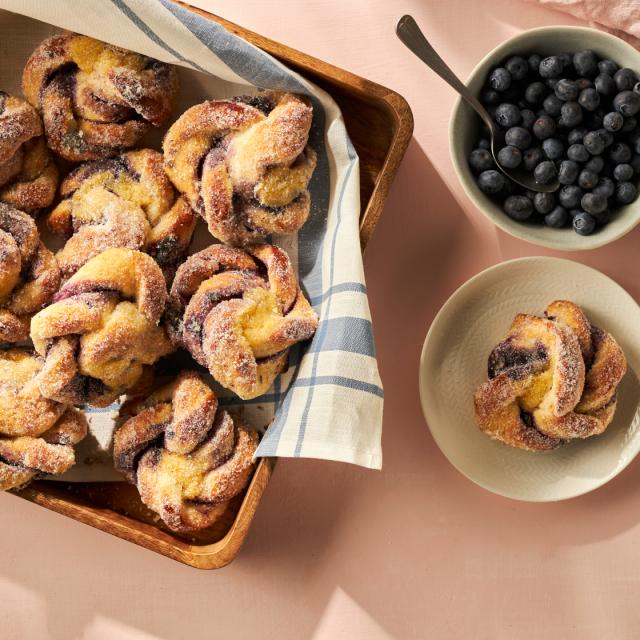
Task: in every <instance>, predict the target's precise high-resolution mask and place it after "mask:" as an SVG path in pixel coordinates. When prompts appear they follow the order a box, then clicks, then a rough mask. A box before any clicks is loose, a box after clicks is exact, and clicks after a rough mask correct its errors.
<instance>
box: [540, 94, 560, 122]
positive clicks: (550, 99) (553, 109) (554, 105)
mask: <svg viewBox="0 0 640 640" xmlns="http://www.w3.org/2000/svg"><path fill="white" fill-rule="evenodd" d="M561 107H562V100H560V98H558V97H557V96H556V95H555V94H553V93H550V94H549V95H548V96H547V97H546V98H545V99H544V102H543V103H542V108H543V109H544V110H545V111H546V112H547V113H548V114H549V115H550V116H552V117H553V118H555V117H556V116H559V115H560V109H561Z"/></svg>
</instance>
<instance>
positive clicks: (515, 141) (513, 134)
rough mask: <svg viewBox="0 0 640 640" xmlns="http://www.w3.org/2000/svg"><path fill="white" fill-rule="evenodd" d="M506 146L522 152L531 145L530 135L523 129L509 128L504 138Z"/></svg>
mask: <svg viewBox="0 0 640 640" xmlns="http://www.w3.org/2000/svg"><path fill="white" fill-rule="evenodd" d="M504 139H505V141H506V143H507V144H508V145H511V146H513V147H518V149H521V150H524V149H526V148H527V147H529V145H530V144H531V134H530V133H529V132H528V131H527V130H526V129H525V128H524V127H511V128H510V129H509V130H508V131H507V133H506V134H505V136H504Z"/></svg>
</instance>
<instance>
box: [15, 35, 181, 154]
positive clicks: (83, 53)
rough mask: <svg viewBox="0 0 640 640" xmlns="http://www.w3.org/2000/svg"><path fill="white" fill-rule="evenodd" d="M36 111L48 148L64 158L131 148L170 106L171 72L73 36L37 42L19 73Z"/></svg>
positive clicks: (165, 117) (166, 67) (167, 113)
mask: <svg viewBox="0 0 640 640" xmlns="http://www.w3.org/2000/svg"><path fill="white" fill-rule="evenodd" d="M22 89H23V92H24V95H25V96H26V98H27V100H28V101H29V102H30V103H31V104H32V105H33V106H34V107H36V109H38V110H39V111H40V112H41V113H42V117H43V120H44V129H45V133H46V136H47V140H48V142H49V146H50V147H51V148H52V149H53V150H54V151H55V152H56V153H57V154H58V155H60V156H62V157H63V158H65V159H66V160H69V161H71V162H81V161H83V160H98V159H100V158H107V157H109V156H112V155H115V154H116V153H118V152H119V151H120V150H122V149H126V148H129V147H133V146H134V145H136V144H137V143H138V141H139V140H140V138H141V137H142V136H143V135H144V134H145V133H146V132H147V131H148V130H149V128H150V127H151V126H152V125H153V126H156V127H158V126H161V125H162V124H164V123H165V122H166V121H167V120H168V119H169V116H170V115H171V112H172V111H173V109H174V106H175V102H176V96H177V92H178V76H177V73H176V70H175V69H174V68H173V67H172V66H171V65H168V64H164V63H162V62H158V61H157V60H154V59H153V58H148V57H147V56H143V55H140V54H138V53H134V52H132V51H126V50H124V49H119V48H118V47H114V46H112V45H109V44H105V43H104V42H100V41H98V40H93V39H92V38H87V37H86V36H81V35H77V34H63V35H57V36H53V37H51V38H48V39H47V40H44V41H43V42H42V43H41V44H40V45H39V46H38V47H37V48H36V50H35V51H34V52H33V53H32V54H31V57H30V58H29V60H27V64H26V66H25V69H24V73H23V76H22Z"/></svg>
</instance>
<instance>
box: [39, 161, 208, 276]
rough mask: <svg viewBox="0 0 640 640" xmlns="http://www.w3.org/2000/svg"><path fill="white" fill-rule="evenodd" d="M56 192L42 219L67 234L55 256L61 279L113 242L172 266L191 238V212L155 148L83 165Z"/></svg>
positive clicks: (51, 226) (193, 224) (194, 218)
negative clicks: (58, 197) (53, 204)
mask: <svg viewBox="0 0 640 640" xmlns="http://www.w3.org/2000/svg"><path fill="white" fill-rule="evenodd" d="M60 195H61V196H62V202H60V204H59V205H58V206H57V207H56V208H55V209H54V210H53V211H52V212H51V214H50V215H49V217H48V218H47V224H48V226H49V228H50V229H51V230H52V231H53V232H54V233H58V234H61V235H65V236H67V237H68V238H69V239H68V240H67V242H66V244H65V246H64V247H63V249H62V250H61V251H59V252H58V253H57V255H56V257H57V258H58V263H59V264H60V269H61V271H62V276H63V278H69V277H70V276H72V275H73V274H74V273H75V272H76V271H77V270H78V269H79V268H80V267H81V266H82V265H83V264H85V263H86V262H87V260H89V259H91V258H93V257H94V256H96V255H97V254H98V253H101V252H102V251H104V250H105V249H109V248H112V247H125V248H128V249H140V250H142V251H145V252H146V253H149V254H150V255H152V256H153V257H154V258H155V259H156V261H157V262H158V264H160V266H161V267H163V268H165V269H171V267H173V266H174V265H175V264H176V263H177V262H178V260H179V259H180V258H181V257H182V255H183V254H184V252H185V251H186V250H187V248H188V246H189V243H190V242H191V235H192V234H193V230H194V228H195V224H196V216H195V214H194V212H193V211H192V209H191V207H190V206H189V205H188V203H187V201H186V200H185V199H184V198H183V197H176V192H175V190H174V188H173V186H172V185H171V182H170V181H169V179H168V178H167V176H166V174H165V173H164V169H163V165H162V154H160V153H158V152H157V151H153V150H151V149H140V150H138V151H129V152H127V153H123V154H122V155H120V156H117V157H115V158H109V159H107V160H96V161H93V162H87V163H85V164H82V165H80V166H79V167H78V168H77V169H75V170H74V171H72V172H71V173H70V174H69V175H68V176H67V177H66V178H65V179H64V180H63V182H62V185H61V186H60Z"/></svg>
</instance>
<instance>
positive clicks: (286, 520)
mask: <svg viewBox="0 0 640 640" xmlns="http://www.w3.org/2000/svg"><path fill="white" fill-rule="evenodd" d="M193 1H195V0H193ZM198 3H199V4H200V5H202V6H205V5H206V6H208V7H209V8H210V9H212V10H215V11H216V12H217V13H219V14H221V15H223V16H225V17H227V18H229V19H231V20H234V21H236V22H238V23H241V24H244V25H245V26H246V27H248V28H251V29H253V30H255V31H259V32H261V33H264V34H265V35H267V36H270V37H272V38H274V39H276V40H281V41H283V42H286V43H287V44H290V45H291V46H294V47H297V48H299V49H302V50H305V51H308V52H309V53H311V54H314V55H316V56H318V57H321V58H325V59H327V60H329V61H330V62H333V63H335V64H337V65H340V66H344V67H346V68H349V69H352V70H354V71H355V72H357V73H360V74H362V75H364V76H368V77H370V78H372V79H373V80H377V81H379V82H381V83H383V84H387V85H389V86H391V87H393V88H394V89H396V90H398V91H400V92H401V93H403V94H404V95H405V96H406V97H407V98H408V100H409V102H410V103H411V106H412V108H413V110H414V115H415V119H416V128H415V139H414V140H413V141H412V143H411V146H410V148H409V152H408V154H407V158H406V161H405V163H404V165H403V167H402V170H401V171H400V175H399V176H398V179H397V181H396V183H395V185H394V188H393V191H392V194H391V197H390V199H389V202H388V206H387V207H386V210H385V213H384V215H383V217H382V221H381V223H380V225H379V227H378V230H377V232H376V235H375V236H374V238H373V240H372V242H371V244H370V247H369V249H368V250H367V255H366V261H365V262H366V271H367V276H368V282H369V289H370V293H371V304H372V307H373V317H374V325H375V331H376V338H377V343H378V351H379V359H380V365H381V372H382V378H383V382H384V385H385V390H386V406H385V421H386V424H385V427H384V436H383V445H384V455H385V467H384V470H383V471H382V472H381V473H378V472H373V471H365V470H362V469H357V468H354V467H351V466H348V465H340V464H333V463H323V462H312V461H288V460H284V461H282V463H281V464H279V465H278V468H277V473H276V474H275V477H274V479H273V482H272V484H271V485H270V486H269V489H268V491H267V494H266V498H265V500H264V502H263V504H262V505H261V506H260V509H259V511H258V516H257V519H256V521H255V523H254V526H253V528H252V530H251V532H250V535H249V538H248V540H247V543H246V546H245V547H244V549H243V551H242V553H241V555H240V557H239V558H238V560H237V561H236V562H235V563H234V564H232V565H231V566H230V567H228V568H227V569H224V570H222V571H220V572H216V573H213V574H212V573H199V572H197V571H195V570H193V569H189V568H187V567H182V566H180V565H178V564H176V563H173V562H171V561H169V560H165V559H163V558H161V557H159V556H156V555H153V554H151V553H150V552H147V551H142V550H140V549H138V548H136V547H134V546H133V545H130V544H128V543H126V542H122V541H120V540H117V539H115V538H112V537H110V536H108V535H106V534H103V533H100V532H97V531H94V530H92V529H89V528H88V527H84V526H82V525H79V524H76V523H75V522H73V521H71V520H68V519H65V518H63V517H61V516H57V515H54V514H51V513H48V512H46V511H45V510H43V509H40V508H38V507H36V506H34V505H31V504H28V503H25V502H22V501H20V500H17V499H16V498H13V497H11V496H0V510H1V511H0V512H1V513H2V525H1V526H0V549H2V553H3V560H2V563H1V566H0V630H2V631H1V632H0V635H1V636H2V638H5V637H6V638H12V639H13V638H20V640H47V639H49V638H51V639H54V640H78V639H82V640H113V639H115V638H117V639H118V640H183V639H184V638H193V639H194V640H195V639H198V638H207V640H209V639H210V638H225V639H229V640H231V639H233V640H235V639H236V638H240V639H244V638H255V637H257V636H260V637H266V638H270V637H277V638H279V639H282V640H288V639H296V640H298V639H301V638H313V639H314V640H341V639H349V640H359V639H360V638H366V639H367V640H380V639H383V638H384V639H388V638H415V639H424V638H429V639H438V640H439V639H440V638H442V639H447V640H450V639H458V638H460V639H464V640H468V639H469V638H474V639H479V640H480V639H491V640H495V639H502V638H508V639H512V638H517V639H518V640H544V639H547V638H549V639H553V640H556V639H560V638H562V639H563V640H565V639H567V640H573V639H574V638H575V639H576V640H578V639H580V640H596V639H597V640H601V639H609V638H612V639H613V638H615V639H616V640H620V639H623V640H626V639H631V638H636V637H637V635H638V629H639V628H640V608H639V607H638V595H639V593H640V554H638V544H639V542H640V525H639V521H640V461H636V462H635V463H634V464H632V465H631V466H630V467H629V468H628V469H627V470H626V471H624V472H623V473H622V474H621V475H620V476H619V477H617V478H616V479H615V480H614V481H613V482H611V483H610V484H609V485H607V486H605V487H603V488H602V489H600V490H598V491H596V492H595V493H592V494H590V495H587V496H584V497H581V498H578V499H575V500H571V501H569V502H565V503H560V504H547V505H536V504H522V503H516V502H512V501H509V500H506V499H503V498H499V497H497V496H494V495H491V494H489V493H487V492H485V491H483V490H482V489H480V488H478V487H476V486H474V485H473V484H471V483H470V482H469V481H468V480H466V479H464V478H463V477H462V476H460V475H459V474H458V473H457V472H456V471H455V470H454V469H453V468H452V467H451V466H450V465H449V463H448V462H447V461H446V460H445V459H444V458H443V456H442V455H441V454H440V452H439V450H438V449H437V447H436V446H435V444H434V442H433V441H432V439H431V437H430V435H429V432H428V430H427V427H426V425H425V424H424V421H423V418H422V413H421V410H420V405H419V401H418V391H417V388H418V385H417V375H418V357H419V352H420V348H421V345H422V341H423V338H424V334H425V333H426V331H427V328H428V326H429V323H430V322H431V320H432V318H433V316H434V315H435V313H436V311H437V310H438V308H439V307H440V305H441V304H442V303H443V302H444V301H445V299H446V298H447V297H448V296H449V294H450V293H451V292H452V291H453V290H454V288H455V287H457V286H458V285H459V284H460V283H462V282H463V281H464V280H466V279H467V278H469V277H470V276H471V275H473V274H474V273H476V272H477V271H478V270H480V269H482V268H484V267H486V266H488V265H490V264H492V263H495V262H498V261H500V260H505V259H508V258H512V257H515V256H521V255H539V254H552V252H548V251H544V250H541V249H538V248H536V247H533V246H530V245H528V244H525V243H523V242H519V241H517V240H514V239H512V238H508V237H506V236H505V235H504V234H502V233H499V232H497V231H496V230H495V229H493V228H492V227H491V226H489V224H488V223H487V222H486V221H485V220H484V219H483V218H481V216H480V214H478V213H477V212H476V211H474V209H473V207H472V206H471V204H470V203H469V202H468V201H467V200H466V198H465V197H464V196H463V194H462V190H461V189H460V186H459V185H458V183H457V181H456V179H455V176H454V174H453V169H452V167H451V164H450V161H449V153H448V149H447V133H446V131H447V121H448V116H449V111H450V109H451V106H452V104H453V101H454V94H453V92H452V91H451V90H450V89H449V88H447V87H446V86H445V85H444V84H443V83H442V82H440V81H439V80H437V79H436V78H435V77H434V76H433V75H432V74H431V73H430V72H429V71H427V70H426V69H425V68H424V67H423V66H422V65H421V64H420V63H419V62H418V61H417V60H416V59H415V58H413V57H412V56H411V55H410V54H409V53H408V52H406V51H405V50H404V49H403V47H402V45H401V44H400V43H399V42H398V41H396V39H395V37H394V35H393V29H394V25H395V21H396V19H397V18H398V17H399V16H400V15H402V14H403V13H412V14H413V15H414V16H415V17H416V19H417V20H418V21H419V22H420V24H421V25H422V26H423V27H424V29H425V31H426V33H427V36H428V37H429V38H430V39H431V40H432V42H433V44H434V45H435V46H436V48H437V49H438V50H439V51H440V52H441V53H442V54H443V55H444V57H445V59H447V60H448V61H449V62H450V64H451V66H452V67H453V69H455V70H456V71H457V72H458V73H459V74H461V75H462V76H465V75H466V74H468V73H469V72H470V71H471V69H472V67H473V66H474V64H475V62H476V61H477V60H478V59H479V58H480V57H481V56H482V55H484V54H485V53H486V52H487V51H488V50H489V49H491V48H492V47H494V46H495V45H496V44H498V43H499V42H501V41H502V40H504V39H505V38H507V37H509V36H511V35H513V34H515V33H517V32H519V31H520V30H522V29H526V28H530V27H535V26H543V25H550V24H560V23H563V24H580V22H579V21H578V20H577V19H574V18H572V17H570V16H568V15H566V14H563V13H558V12H555V11H552V10H550V9H548V8H541V7H539V6H537V5H535V4H527V3H523V2H520V1H519V0H474V1H471V0H446V1H445V0H396V1H395V2H389V1H388V0H350V1H349V2H343V1H342V0H307V1H306V2H300V3H293V2H291V0H270V1H269V2H264V0H242V2H238V1H237V0H216V1H215V2H214V0H198ZM1 47H2V45H1V43H0V51H1ZM639 244H640V228H639V229H637V230H636V231H635V232H633V233H631V234H630V235H629V236H627V237H626V238H624V239H623V240H621V241H619V242H617V243H616V244H615V245H613V246H611V247H608V248H606V249H602V250H598V251H594V252H592V253H586V254H575V255H573V256H571V257H572V258H574V259H577V260H580V261H582V262H585V263H587V264H590V265H592V266H594V267H596V268H598V269H600V270H601V271H603V272H604V273H606V274H608V275H610V276H612V277H614V278H615V279H617V280H618V282H620V283H621V284H622V285H623V286H624V287H626V288H627V289H628V290H629V291H630V292H631V293H632V294H634V295H635V296H636V298H638V299H640V277H639V276H640V267H639V266H638V258H637V256H638V246H639Z"/></svg>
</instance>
